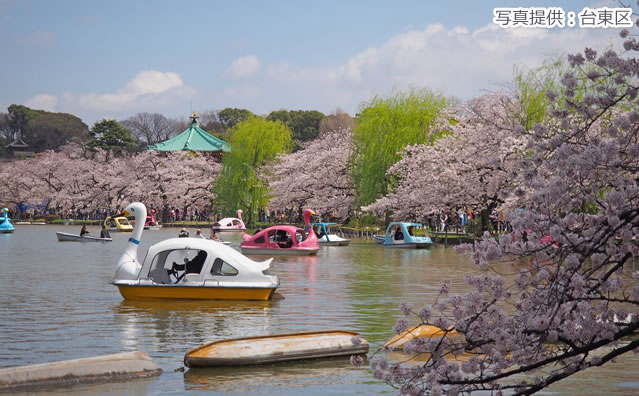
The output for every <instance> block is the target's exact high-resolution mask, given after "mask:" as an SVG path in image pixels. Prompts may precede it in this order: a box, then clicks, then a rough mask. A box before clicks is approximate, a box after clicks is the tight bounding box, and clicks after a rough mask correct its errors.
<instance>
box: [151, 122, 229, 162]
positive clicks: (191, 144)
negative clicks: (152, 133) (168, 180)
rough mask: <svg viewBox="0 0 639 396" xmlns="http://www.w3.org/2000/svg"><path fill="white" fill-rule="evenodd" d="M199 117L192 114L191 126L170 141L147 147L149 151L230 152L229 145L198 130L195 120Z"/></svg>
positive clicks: (202, 130) (200, 129)
mask: <svg viewBox="0 0 639 396" xmlns="http://www.w3.org/2000/svg"><path fill="white" fill-rule="evenodd" d="M198 118H199V117H198V116H197V115H196V114H195V113H193V116H191V125H189V127H188V128H187V129H186V130H185V131H184V132H182V133H180V134H179V135H177V136H174V137H172V138H171V139H168V140H165V141H163V142H160V143H156V144H153V145H150V146H148V149H149V150H150V151H181V150H189V151H205V152H225V153H228V152H230V151H231V145H230V144H228V143H226V142H225V141H224V140H221V139H218V138H216V137H215V136H213V135H211V134H209V133H208V132H206V131H205V130H204V129H202V128H200V126H199V124H198V122H197V119H198Z"/></svg>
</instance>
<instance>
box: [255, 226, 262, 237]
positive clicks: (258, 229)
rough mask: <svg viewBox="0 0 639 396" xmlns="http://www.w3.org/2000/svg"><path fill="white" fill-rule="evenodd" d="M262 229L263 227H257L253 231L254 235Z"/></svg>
mask: <svg viewBox="0 0 639 396" xmlns="http://www.w3.org/2000/svg"><path fill="white" fill-rule="evenodd" d="M260 231H262V229H261V228H260V227H257V228H256V229H255V232H254V233H253V235H257V233H258V232H260Z"/></svg>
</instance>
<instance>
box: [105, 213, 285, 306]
mask: <svg viewBox="0 0 639 396" xmlns="http://www.w3.org/2000/svg"><path fill="white" fill-rule="evenodd" d="M124 215H125V216H135V219H136V222H135V227H134V229H133V234H132V236H131V238H129V242H128V245H127V247H126V250H125V251H124V253H123V254H122V256H121V257H120V259H119V260H118V263H117V270H116V273H115V278H114V280H113V282H112V283H113V284H114V285H115V286H117V287H118V289H119V291H120V294H122V297H124V298H125V299H131V300H135V299H209V300H269V299H271V298H272V297H273V294H274V293H275V290H276V289H277V288H278V287H279V284H280V283H279V279H278V277H277V276H275V275H271V274H269V273H268V271H267V270H268V269H269V267H270V264H271V261H272V260H273V259H272V258H270V259H268V260H266V261H262V262H258V261H253V260H251V259H249V258H248V257H246V256H244V255H243V254H241V253H240V252H238V251H237V250H235V249H233V248H231V247H229V246H225V245H224V244H222V243H219V242H216V241H212V240H209V239H202V238H171V239H167V240H165V241H162V242H159V243H156V244H155V245H152V246H150V247H149V249H148V252H147V254H146V256H145V257H146V258H145V259H144V261H143V262H140V261H139V260H138V252H137V250H138V245H139V244H140V239H141V237H142V231H143V228H144V221H143V219H144V218H145V217H146V208H145V206H144V205H143V204H142V203H139V202H135V203H132V204H130V205H129V206H127V207H126V209H125V210H124Z"/></svg>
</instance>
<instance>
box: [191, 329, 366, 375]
mask: <svg viewBox="0 0 639 396" xmlns="http://www.w3.org/2000/svg"><path fill="white" fill-rule="evenodd" d="M357 335H358V334H357V333H354V332H351V331H344V330H325V331H309V332H301V333H290V334H275V335H270V336H257V337H245V338H234V339H229V340H220V341H213V342H211V343H208V344H204V345H201V346H199V347H197V348H194V349H191V350H190V351H188V352H187V353H186V355H184V365H185V366H187V367H221V366H245V365H253V364H265V363H276V362H284V361H290V360H303V359H316V358H325V357H334V356H350V355H361V354H365V353H367V352H368V349H369V345H368V342H367V341H366V340H364V339H363V338H360V341H361V342H359V343H354V342H353V337H355V336H357Z"/></svg>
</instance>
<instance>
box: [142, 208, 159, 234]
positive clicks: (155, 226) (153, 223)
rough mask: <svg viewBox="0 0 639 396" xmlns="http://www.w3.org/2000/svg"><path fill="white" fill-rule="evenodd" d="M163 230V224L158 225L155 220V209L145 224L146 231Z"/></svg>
mask: <svg viewBox="0 0 639 396" xmlns="http://www.w3.org/2000/svg"><path fill="white" fill-rule="evenodd" d="M160 228H162V224H160V223H158V221H157V220H156V219H155V209H151V212H150V214H149V215H147V216H146V221H145V222H144V229H145V230H159V229H160Z"/></svg>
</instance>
